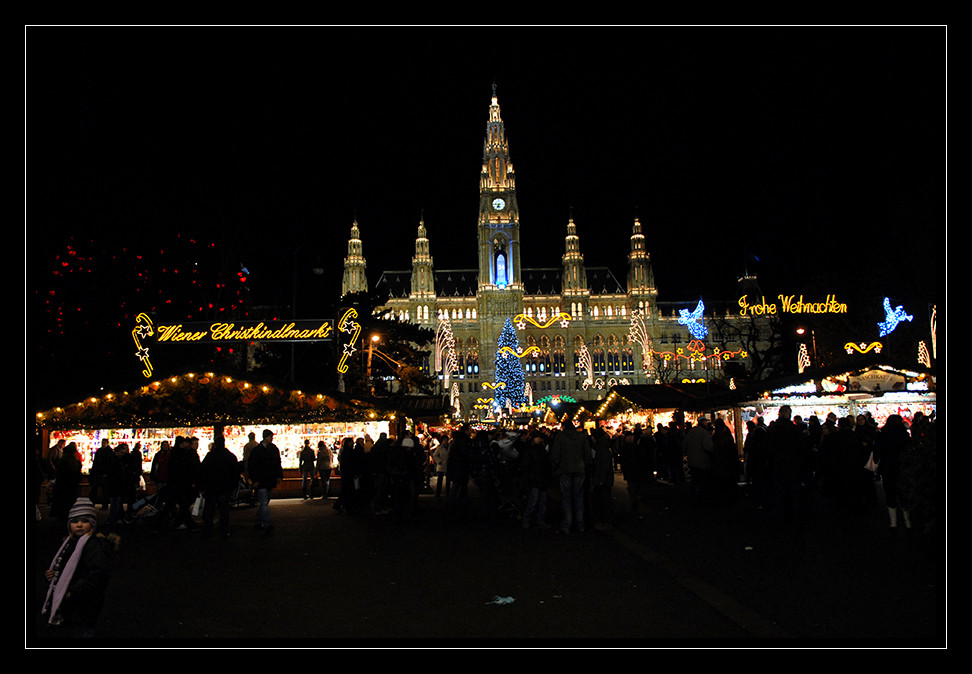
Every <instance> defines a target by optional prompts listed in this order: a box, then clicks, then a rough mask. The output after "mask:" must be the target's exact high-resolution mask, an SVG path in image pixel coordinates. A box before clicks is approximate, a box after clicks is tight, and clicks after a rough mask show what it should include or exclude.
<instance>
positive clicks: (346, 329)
mask: <svg viewBox="0 0 972 674" xmlns="http://www.w3.org/2000/svg"><path fill="white" fill-rule="evenodd" d="M357 317H358V312H357V311H355V310H354V309H348V310H347V311H345V312H344V315H343V316H342V317H341V321H340V322H339V323H338V329H339V330H340V331H341V332H343V333H345V334H348V335H351V339H349V340H348V342H347V343H346V344H345V345H344V352H343V353H342V354H341V360H340V361H339V362H338V366H337V370H338V372H341V373H344V372H347V371H348V356H350V355H351V354H352V353H354V351H355V344H357V343H358V336H359V335H360V334H361V324H360V323H358V322H357V321H356V320H354V319H355V318H357Z"/></svg>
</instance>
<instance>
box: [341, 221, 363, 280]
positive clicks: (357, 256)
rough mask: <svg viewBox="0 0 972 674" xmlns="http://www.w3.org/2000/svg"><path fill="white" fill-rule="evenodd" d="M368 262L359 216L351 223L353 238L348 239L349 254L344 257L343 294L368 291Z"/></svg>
mask: <svg viewBox="0 0 972 674" xmlns="http://www.w3.org/2000/svg"><path fill="white" fill-rule="evenodd" d="M366 267H367V263H366V262H365V257H364V247H363V246H362V245H361V230H360V229H359V228H358V218H357V216H355V218H354V220H353V221H352V223H351V238H350V239H348V255H347V257H345V258H344V279H343V280H342V282H341V296H342V297H343V296H344V295H347V294H349V293H364V292H368V277H367V276H366V275H365V269H366Z"/></svg>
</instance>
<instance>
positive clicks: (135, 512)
mask: <svg viewBox="0 0 972 674" xmlns="http://www.w3.org/2000/svg"><path fill="white" fill-rule="evenodd" d="M163 501H164V499H163V498H162V492H160V491H156V492H155V493H154V494H148V495H147V496H145V497H143V498H140V499H139V500H137V501H135V503H133V504H132V507H131V511H130V512H131V514H132V517H133V518H134V519H151V518H153V517H155V516H156V515H158V514H159V513H160V512H162V508H163V505H164V503H163Z"/></svg>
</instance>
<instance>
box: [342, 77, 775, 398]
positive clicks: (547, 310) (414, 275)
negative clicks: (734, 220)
mask: <svg viewBox="0 0 972 674" xmlns="http://www.w3.org/2000/svg"><path fill="white" fill-rule="evenodd" d="M525 198H529V195H525ZM517 200H518V195H517V190H516V174H515V172H514V170H513V163H512V160H511V157H510V153H509V143H508V140H507V135H506V129H505V126H504V123H503V119H502V116H501V115H500V106H499V102H498V99H497V96H496V91H495V87H494V90H493V96H492V101H491V103H490V106H489V118H488V121H487V125H486V137H485V142H484V148H483V159H482V169H481V175H480V187H479V222H478V223H477V225H476V226H477V229H478V237H477V258H478V266H477V267H476V268H474V269H473V268H465V269H463V268H450V269H436V268H435V267H434V265H433V256H432V254H431V247H432V246H431V245H430V240H429V239H428V238H427V236H426V229H425V224H424V222H421V221H420V222H419V223H418V229H417V234H416V239H415V254H414V256H413V257H412V264H411V269H403V270H401V271H387V270H386V271H383V272H382V274H381V276H380V278H379V280H378V282H377V289H379V290H385V291H387V292H388V296H389V299H388V303H387V307H386V308H387V309H388V310H389V312H388V317H389V318H390V319H392V320H401V321H411V322H413V323H417V324H420V325H423V326H425V327H428V328H429V329H431V330H436V331H437V334H438V335H439V337H440V339H438V340H437V345H436V355H435V357H434V362H432V360H433V359H430V363H429V368H430V370H433V371H435V373H436V374H437V375H438V376H439V379H440V380H442V381H443V382H444V386H445V390H444V391H443V392H444V393H447V394H451V396H452V400H453V402H454V403H458V405H459V406H460V411H461V413H462V415H463V416H476V414H475V410H476V409H477V408H480V409H482V408H484V405H483V403H484V401H486V400H488V399H489V398H494V396H495V399H496V400H497V401H502V400H503V398H502V395H501V394H502V391H501V388H496V372H495V366H494V363H495V362H496V360H497V357H498V351H499V355H500V357H508V358H514V357H515V358H517V359H519V361H520V363H521V364H522V366H523V371H524V380H525V386H524V389H525V392H526V398H527V399H528V402H534V403H536V402H539V401H542V400H544V399H549V398H552V397H560V398H562V399H563V398H566V397H570V398H577V399H580V398H584V399H597V398H602V397H603V396H605V395H606V394H607V392H608V390H609V389H610V387H611V386H612V385H614V384H628V383H630V384H645V383H660V382H673V381H679V382H682V381H715V380H723V381H725V380H726V379H727V378H728V377H730V376H731V375H729V374H727V370H729V371H730V372H731V370H732V368H727V364H728V363H735V364H737V365H736V367H737V369H738V367H740V366H741V367H743V368H745V367H747V360H748V358H747V352H748V351H751V350H752V349H754V348H758V347H759V346H760V345H761V344H764V343H765V340H768V339H770V338H771V329H770V326H769V324H768V322H767V321H765V320H754V319H753V318H751V317H741V316H739V312H738V306H737V307H736V311H733V310H732V307H728V308H727V307H725V306H723V307H719V308H715V307H708V306H705V305H704V304H703V302H702V301H700V300H699V299H698V298H696V299H694V300H690V301H686V302H682V303H665V304H664V305H662V304H660V303H659V302H658V301H657V296H658V290H657V288H656V285H655V277H654V273H653V271H652V265H651V256H650V254H649V252H648V245H647V244H648V242H649V239H648V237H647V236H646V231H645V229H644V227H643V226H642V224H641V223H640V222H639V220H638V219H637V218H634V220H633V223H632V225H631V236H630V244H629V248H628V251H627V278H626V279H625V280H624V282H622V281H621V280H619V279H618V278H617V277H616V276H615V275H614V274H613V273H612V272H611V271H610V270H609V269H608V267H606V266H589V265H587V264H586V263H585V260H584V254H583V242H582V241H581V239H580V237H579V236H578V235H577V229H576V225H575V223H574V221H573V219H572V218H569V219H568V221H567V223H566V235H565V238H564V253H563V257H562V260H563V264H562V266H560V267H552V268H531V267H525V266H523V264H522V261H521V254H522V251H521V246H520V217H519V208H518V206H517V203H518V202H517ZM470 224H471V223H470ZM365 230H366V228H365ZM362 237H364V238H362ZM367 243H368V239H367V234H366V233H365V234H362V228H360V227H359V223H357V222H355V223H354V224H353V225H352V228H351V237H350V240H349V242H348V255H347V257H346V258H345V261H344V278H343V284H342V295H347V294H348V293H357V292H366V291H367V290H368V280H367V277H366V274H365V270H366V257H365V255H364V249H365V248H366V244H367ZM431 244H434V241H433V242H431ZM470 257H471V256H470ZM754 281H755V280H754V279H746V278H744V279H742V280H741V282H742V283H746V282H750V283H754ZM507 321H510V322H511V323H512V325H513V326H514V327H515V328H516V337H517V342H518V346H517V348H516V351H517V353H516V354H513V353H510V349H503V347H502V346H501V345H500V344H499V336H500V334H501V333H502V331H503V328H504V326H505V325H506V323H507ZM504 352H505V353H504Z"/></svg>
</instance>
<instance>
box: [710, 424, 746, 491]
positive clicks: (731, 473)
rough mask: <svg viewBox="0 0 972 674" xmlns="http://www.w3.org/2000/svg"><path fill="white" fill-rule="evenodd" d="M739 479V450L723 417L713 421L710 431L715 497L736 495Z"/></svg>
mask: <svg viewBox="0 0 972 674" xmlns="http://www.w3.org/2000/svg"><path fill="white" fill-rule="evenodd" d="M738 481H739V450H738V449H737V448H736V439H735V438H734V437H733V435H732V431H731V430H729V426H728V425H726V422H725V421H724V420H723V419H716V420H715V422H713V431H712V487H713V491H714V495H715V497H716V498H717V499H720V500H727V499H731V498H732V497H734V496H735V495H736V484H737V482H738Z"/></svg>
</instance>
